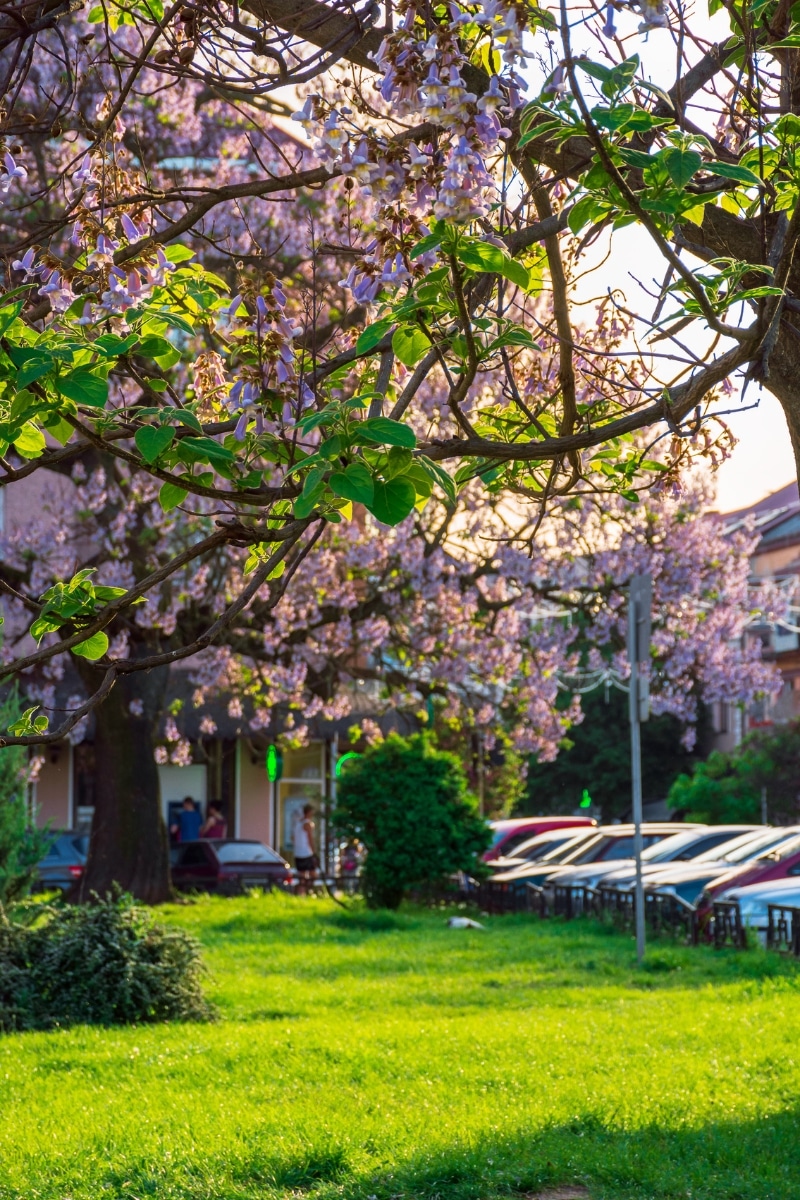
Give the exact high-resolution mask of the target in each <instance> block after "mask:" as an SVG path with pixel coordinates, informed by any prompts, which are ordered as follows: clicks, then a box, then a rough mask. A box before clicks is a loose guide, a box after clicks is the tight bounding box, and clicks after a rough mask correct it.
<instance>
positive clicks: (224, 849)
mask: <svg viewBox="0 0 800 1200" xmlns="http://www.w3.org/2000/svg"><path fill="white" fill-rule="evenodd" d="M215 849H216V852H217V858H218V859H219V861H220V862H221V863H265V862H266V863H278V862H283V859H282V858H281V856H280V855H279V854H276V853H275V851H274V850H270V849H269V847H268V846H262V845H261V842H225V843H224V844H223V845H221V846H216V847H215Z"/></svg>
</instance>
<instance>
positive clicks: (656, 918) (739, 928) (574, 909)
mask: <svg viewBox="0 0 800 1200" xmlns="http://www.w3.org/2000/svg"><path fill="white" fill-rule="evenodd" d="M451 898H452V894H451ZM459 898H460V899H461V900H462V901H463V900H467V901H468V902H470V903H474V904H477V905H478V907H479V908H481V909H482V910H483V911H484V912H487V913H491V914H501V913H515V912H516V913H520V912H527V913H536V914H537V915H538V916H540V917H542V918H547V917H561V918H563V919H564V920H568V921H569V920H573V919H574V918H575V917H581V916H591V917H600V918H603V919H606V920H610V921H612V922H613V923H614V924H616V925H618V926H620V927H621V928H623V929H632V928H633V925H634V918H635V907H634V906H635V898H634V892H633V891H632V890H630V891H622V890H619V889H616V888H598V889H594V888H589V887H584V886H566V885H558V884H555V885H554V886H552V887H550V888H548V889H545V888H541V887H536V886H535V885H534V884H532V883H524V884H523V883H518V884H512V883H498V882H496V881H494V880H491V879H489V880H484V881H482V882H477V881H476V880H474V879H469V880H466V881H465V885H464V886H463V887H462V891H461V894H460V897H459ZM645 919H646V921H647V924H648V926H649V927H650V929H651V930H652V931H653V932H654V933H656V934H659V933H667V934H670V935H671V936H673V937H678V938H681V939H682V940H683V941H685V942H686V943H687V944H688V945H692V946H696V945H698V943H699V942H700V941H701V940H708V941H709V942H712V943H713V945H714V946H715V947H716V948H717V949H722V948H723V947H725V946H732V947H734V948H735V949H737V950H744V949H746V947H747V946H748V937H747V927H746V925H745V923H744V921H743V920H742V914H741V910H740V908H739V905H738V903H737V902H736V901H717V903H716V904H715V905H714V908H713V912H712V913H711V914H709V915H708V916H707V917H706V918H705V919H704V921H702V922H701V920H700V918H699V917H698V913H697V909H696V908H695V907H694V905H692V904H689V903H687V901H685V900H682V899H681V898H680V897H679V896H671V895H668V894H660V893H655V892H651V893H649V894H647V893H646V894H645ZM766 943H767V946H768V948H770V949H773V950H778V951H780V952H781V953H784V954H792V955H795V956H796V957H798V958H800V908H790V907H787V906H782V905H777V904H772V905H770V906H769V924H768V927H767V934H766Z"/></svg>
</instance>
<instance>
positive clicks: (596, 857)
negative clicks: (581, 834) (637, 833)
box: [569, 834, 633, 867]
mask: <svg viewBox="0 0 800 1200" xmlns="http://www.w3.org/2000/svg"><path fill="white" fill-rule="evenodd" d="M615 842H616V843H619V845H620V846H621V847H622V848H623V849H624V850H627V851H628V853H632V852H633V834H622V835H620V836H619V837H613V836H612V835H610V834H606V835H605V836H601V837H599V838H597V840H596V841H594V842H591V843H590V844H589V845H588V846H586V847H585V849H584V850H582V851H581V852H580V853H579V854H576V855H575V857H574V858H571V859H570V860H569V861H570V862H571V863H572V865H573V866H576V867H579V866H581V865H582V864H583V863H590V862H599V861H600V859H608V858H626V857H627V855H626V854H625V853H621V852H620V853H615V854H612V853H611V851H612V850H614V849H615V846H614V843H615Z"/></svg>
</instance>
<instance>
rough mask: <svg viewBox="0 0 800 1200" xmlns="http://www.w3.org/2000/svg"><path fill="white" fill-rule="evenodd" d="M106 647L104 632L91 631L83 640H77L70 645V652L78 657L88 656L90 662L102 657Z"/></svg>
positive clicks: (106, 641)
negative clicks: (75, 644)
mask: <svg viewBox="0 0 800 1200" xmlns="http://www.w3.org/2000/svg"><path fill="white" fill-rule="evenodd" d="M107 649H108V638H107V637H106V635H105V634H104V633H93V634H92V636H91V637H89V638H87V639H86V641H85V642H78V644H77V646H73V647H72V653H73V654H77V655H78V657H79V658H88V659H89V660H90V661H91V662H94V661H95V659H98V658H102V657H103V655H104V654H105V652H106V650H107Z"/></svg>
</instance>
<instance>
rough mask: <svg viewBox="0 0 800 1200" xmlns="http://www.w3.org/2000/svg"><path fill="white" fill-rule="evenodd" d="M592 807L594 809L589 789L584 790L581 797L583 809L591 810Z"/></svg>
mask: <svg viewBox="0 0 800 1200" xmlns="http://www.w3.org/2000/svg"><path fill="white" fill-rule="evenodd" d="M591 807H592V797H591V796H590V795H589V792H588V789H587V788H584V789H583V795H582V796H581V808H591Z"/></svg>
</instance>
